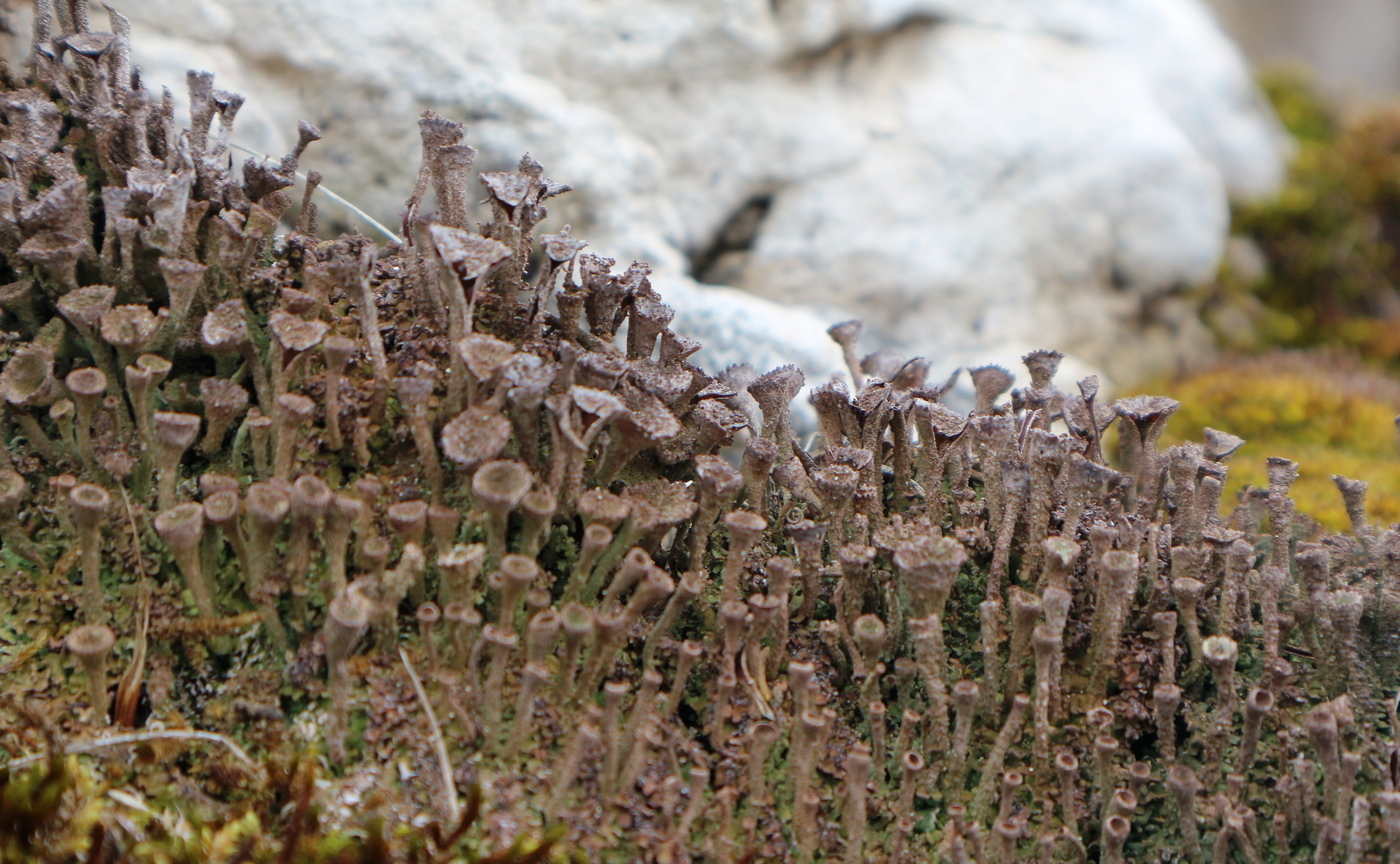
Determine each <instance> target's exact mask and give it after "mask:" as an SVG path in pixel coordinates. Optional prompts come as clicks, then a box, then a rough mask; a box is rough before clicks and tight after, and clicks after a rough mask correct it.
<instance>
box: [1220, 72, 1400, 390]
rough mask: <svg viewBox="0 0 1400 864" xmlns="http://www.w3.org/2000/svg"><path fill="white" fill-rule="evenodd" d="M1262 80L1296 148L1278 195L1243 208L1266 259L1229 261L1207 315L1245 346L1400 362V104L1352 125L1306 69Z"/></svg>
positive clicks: (1239, 226)
mask: <svg viewBox="0 0 1400 864" xmlns="http://www.w3.org/2000/svg"><path fill="white" fill-rule="evenodd" d="M1261 83H1262V85H1263V87H1264V90H1265V92H1266V93H1267V94H1268V96H1269V98H1270V100H1271V101H1272V103H1273V105H1274V108H1275V110H1276V111H1277V112H1278V114H1279V117H1280V118H1281V119H1282V120H1283V122H1284V125H1285V126H1286V128H1287V129H1288V131H1289V133H1290V134H1292V136H1293V137H1294V140H1295V142H1296V144H1297V153H1296V156H1295V158H1294V161H1293V164H1292V166H1291V168H1290V170H1289V176H1288V180H1287V183H1286V184H1285V186H1284V188H1283V189H1282V190H1281V191H1280V192H1279V193H1278V194H1277V195H1276V196H1274V197H1272V198H1269V199H1265V200H1261V201H1254V202H1246V203H1241V204H1238V205H1236V207H1235V208H1234V229H1233V230H1234V233H1235V234H1236V235H1237V237H1239V238H1241V239H1243V240H1245V241H1247V242H1248V244H1250V245H1251V246H1252V248H1254V249H1257V251H1258V253H1259V256H1260V260H1253V259H1250V258H1249V256H1245V258H1246V259H1247V260H1248V263H1247V264H1246V265H1245V266H1240V265H1241V264H1242V263H1244V262H1243V261H1242V259H1241V258H1240V257H1239V256H1236V257H1235V258H1234V259H1233V260H1230V261H1227V264H1226V265H1225V266H1224V267H1223V268H1222V270H1221V274H1220V277H1219V279H1218V280H1217V282H1216V284H1215V285H1214V286H1212V287H1211V288H1210V290H1209V298H1208V300H1207V303H1206V308H1205V318H1206V320H1207V321H1208V322H1212V323H1213V324H1214V325H1215V326H1216V329H1217V331H1218V332H1219V335H1220V336H1221V338H1222V339H1223V340H1224V342H1225V343H1226V344H1228V345H1230V346H1232V347H1235V348H1241V349H1248V348H1258V347H1261V346H1285V347H1315V346H1324V345H1333V346H1345V347H1347V348H1349V349H1351V350H1353V351H1356V352H1358V353H1359V354H1360V355H1361V356H1363V357H1364V358H1366V359H1367V360H1370V361H1374V362H1381V363H1388V364H1395V363H1397V362H1400V293H1398V292H1397V290H1396V286H1397V285H1400V254H1397V244H1400V109H1397V108H1395V107H1382V108H1374V109H1370V110H1368V111H1367V112H1365V113H1363V114H1360V115H1358V116H1356V117H1354V118H1345V119H1344V118H1343V117H1342V116H1341V115H1340V114H1339V112H1338V111H1337V110H1336V109H1335V108H1334V107H1332V106H1331V105H1329V104H1328V103H1327V102H1326V101H1325V100H1324V99H1322V98H1321V96H1320V95H1319V94H1318V93H1317V91H1316V90H1315V89H1314V88H1313V86H1312V83H1311V80H1310V79H1309V77H1308V76H1307V75H1306V74H1303V73H1302V72H1299V71H1298V70H1278V71H1275V72H1272V73H1269V74H1266V75H1264V76H1263V77H1262V79H1261ZM1239 313H1243V317H1241V315H1240V314H1239Z"/></svg>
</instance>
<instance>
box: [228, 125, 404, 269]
mask: <svg viewBox="0 0 1400 864" xmlns="http://www.w3.org/2000/svg"><path fill="white" fill-rule="evenodd" d="M228 146H230V147H232V148H233V149H235V150H241V151H243V152H244V153H247V154H248V155H249V156H256V157H258V158H259V159H266V160H267V161H269V162H275V161H276V160H275V159H273V158H272V157H271V156H268V155H267V154H266V153H258V152H257V151H256V150H249V149H248V148H247V147H244V146H243V145H242V144H235V143H233V142H232V141H230V142H228ZM295 173H296V175H297V179H298V180H301V181H302V182H303V183H305V182H306V175H305V174H303V173H301V172H300V171H297V172H295ZM316 191H317V192H320V193H321V194H323V195H325V196H326V197H327V198H329V199H331V200H332V201H334V202H335V203H337V204H339V205H340V206H342V207H344V208H345V209H346V210H349V211H350V212H351V213H354V214H355V215H356V216H359V217H360V218H361V219H363V220H365V221H366V222H368V223H369V224H370V225H371V226H373V227H374V229H375V230H377V231H378V232H379V233H381V234H383V235H384V236H385V237H388V238H389V239H390V240H391V241H392V242H394V243H398V244H399V245H403V238H402V237H400V236H399V235H397V234H395V233H394V232H393V231H390V230H389V229H388V228H385V227H384V226H383V225H381V224H379V221H378V220H376V219H375V218H374V217H373V216H371V215H369V214H368V213H366V212H365V211H363V210H361V209H360V208H359V207H356V206H355V205H354V204H351V203H350V202H349V201H346V200H345V199H344V198H342V197H340V196H339V195H337V194H335V193H334V192H332V191H331V190H329V189H327V188H326V185H325V184H324V183H322V184H321V185H320V186H317V187H316Z"/></svg>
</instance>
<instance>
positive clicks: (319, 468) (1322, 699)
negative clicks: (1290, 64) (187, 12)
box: [0, 2, 1400, 862]
mask: <svg viewBox="0 0 1400 864" xmlns="http://www.w3.org/2000/svg"><path fill="white" fill-rule="evenodd" d="M86 16H87V9H86V6H85V5H84V4H81V3H66V2H65V3H62V4H60V8H58V9H56V10H54V12H53V14H52V15H51V16H45V15H40V16H39V21H40V24H39V30H38V31H37V32H36V34H35V47H34V54H33V57H32V60H31V64H30V66H29V67H28V68H26V69H24V70H15V69H10V70H4V74H3V78H4V81H3V83H4V96H3V100H0V114H3V120H4V126H3V128H0V153H3V154H4V156H5V161H4V166H3V167H4V177H3V179H0V255H3V261H4V267H5V271H6V272H5V273H4V279H3V281H4V284H3V286H0V308H3V310H4V317H3V318H0V329H3V344H0V363H3V367H2V368H0V395H3V397H4V407H5V414H4V418H5V421H4V422H5V425H4V427H3V428H0V438H3V441H4V447H3V448H0V544H2V545H0V583H3V587H4V594H3V598H4V599H3V601H0V611H3V614H0V683H2V684H3V696H0V749H3V751H4V753H5V755H4V756H3V757H0V758H4V759H5V760H6V761H5V763H4V765H3V767H0V861H16V862H19V861H33V860H53V861H83V862H112V861H143V862H144V861H150V862H182V861H191V862H193V861H220V862H225V861H227V862H235V861H237V862H242V861H260V862H261V861H278V862H295V861H317V862H319V861H347V862H349V861H446V860H459V859H460V860H471V861H501V862H505V861H538V860H545V859H552V858H559V859H562V858H567V857H575V858H579V859H589V860H592V859H598V860H605V861H636V860H641V861H658V862H680V861H700V860H715V861H727V862H740V861H760V860H762V861H768V860H779V861H788V860H793V861H817V860H822V861H837V860H840V861H846V862H855V861H889V862H906V861H907V862H913V861H924V860H930V859H931V858H932V859H933V860H946V861H950V862H963V861H979V862H980V861H1002V862H1010V861H1018V860H1039V861H1050V860H1055V859H1067V860H1078V861H1084V860H1088V859H1094V860H1098V861H1103V862H1122V861H1164V862H1165V861H1178V860H1187V861H1193V862H1200V861H1204V860H1206V858H1207V857H1209V858H1210V859H1211V860H1213V861H1229V860H1232V859H1236V858H1237V859H1239V860H1243V861H1246V862H1253V861H1262V860H1271V861H1300V862H1301V861H1340V860H1342V859H1343V858H1345V859H1346V860H1348V861H1362V860H1381V859H1382V858H1383V857H1384V856H1385V855H1389V856H1391V858H1392V860H1397V859H1400V793H1397V790H1396V788H1395V787H1396V784H1397V783H1400V777H1397V774H1400V769H1397V768H1396V765H1397V761H1396V760H1397V756H1396V743H1395V734H1396V728H1397V726H1400V723H1397V720H1396V714H1395V707H1394V702H1393V698H1392V697H1393V694H1394V691H1395V689H1396V684H1397V679H1396V650H1397V649H1396V644H1395V636H1394V634H1395V632H1396V623H1397V620H1398V619H1400V528H1397V527H1391V528H1385V527H1382V526H1380V525H1377V524H1373V522H1372V521H1371V517H1370V516H1369V515H1368V512H1367V510H1366V506H1365V493H1366V488H1365V484H1363V483H1360V482H1359V481H1352V480H1347V479H1346V478H1339V479H1338V480H1337V481H1336V484H1335V485H1336V486H1337V489H1338V495H1339V498H1340V499H1341V500H1343V502H1344V507H1345V510H1346V512H1347V514H1348V525H1349V530H1348V533H1330V532H1329V531H1327V530H1325V529H1323V528H1322V527H1321V526H1320V525H1319V524H1318V523H1316V522H1315V521H1313V520H1312V519H1311V518H1309V517H1307V516H1306V515H1304V514H1302V513H1299V512H1297V511H1296V507H1295V504H1294V502H1293V499H1292V498H1291V497H1290V490H1291V488H1292V486H1293V484H1294V482H1295V481H1296V480H1297V478H1298V470H1299V468H1298V465H1297V464H1296V463H1294V462H1292V461H1289V460H1288V459H1287V458H1282V457H1283V456H1286V455H1287V454H1271V455H1272V458H1270V459H1269V460H1268V461H1267V462H1266V463H1265V466H1264V473H1263V474H1262V475H1260V480H1259V481H1257V483H1256V485H1254V486H1253V487H1251V488H1249V489H1247V490H1246V491H1244V492H1243V493H1242V495H1241V496H1240V497H1239V500H1238V502H1237V503H1236V502H1235V501H1232V500H1230V499H1228V498H1226V497H1225V496H1224V491H1223V490H1224V489H1225V488H1226V484H1227V483H1228V481H1229V479H1230V477H1231V476H1232V475H1233V474H1234V473H1235V471H1236V467H1237V463H1236V461H1234V459H1235V458H1238V457H1235V454H1236V452H1237V451H1238V450H1239V448H1240V447H1241V444H1242V442H1241V440H1240V439H1239V438H1237V437H1235V436H1234V435H1232V434H1230V432H1231V431H1234V430H1229V429H1227V430H1226V431H1223V432H1222V431H1217V430H1216V429H1214V428H1203V429H1201V430H1200V436H1199V438H1198V440H1197V441H1196V442H1194V443H1182V444H1178V445H1175V446H1172V447H1162V446H1161V444H1160V442H1161V437H1162V435H1163V433H1164V431H1165V429H1166V428H1167V425H1168V422H1169V421H1170V420H1171V418H1172V416H1173V415H1174V414H1177V413H1178V412H1179V410H1182V406H1181V405H1180V403H1178V402H1177V401H1175V400H1172V399H1168V398H1165V397H1132V398H1126V399H1120V400H1117V401H1111V400H1107V399H1101V398H1099V394H1098V392H1097V386H1098V385H1097V381H1095V380H1094V379H1092V378H1090V379H1085V380H1083V381H1080V382H1077V383H1076V384H1075V385H1074V386H1073V387H1072V388H1070V389H1069V390H1068V391H1066V390H1062V389H1060V388H1059V387H1057V386H1056V384H1055V383H1054V376H1055V372H1056V371H1057V367H1058V364H1059V360H1060V355H1059V354H1058V353H1057V352H1054V351H1050V350H1046V351H1038V352H1034V353H1032V354H1029V355H1027V356H1026V358H1025V365H1026V374H1025V375H1024V376H1023V377H1021V378H1020V386H1016V384H1017V379H1016V377H1015V376H1013V375H1012V374H1011V373H1010V372H1009V371H1008V370H1004V369H999V368H996V367H982V368H978V369H971V370H967V374H968V375H969V376H970V377H971V379H972V381H973V385H974V388H975V390H976V393H977V399H976V404H975V406H974V408H973V410H972V411H971V412H969V413H966V414H964V413H960V412H958V411H955V410H953V409H952V408H950V407H948V406H946V405H945V404H943V402H942V398H941V397H942V395H943V387H942V386H939V385H935V384H933V383H931V382H929V381H927V380H926V377H925V372H926V368H927V366H926V364H925V363H924V362H923V361H922V360H919V359H906V358H897V357H892V356H890V355H889V354H888V353H883V352H879V353H876V354H872V355H869V356H867V357H864V358H863V359H862V357H861V350H860V345H859V332H860V327H859V325H858V324H857V323H855V322H848V323H846V324H842V325H838V326H836V327H834V328H833V329H832V336H833V338H835V339H836V340H837V341H838V342H840V343H841V344H842V345H843V346H844V347H845V348H846V350H847V352H848V354H849V355H850V357H851V364H850V365H851V368H850V378H849V379H848V380H845V381H831V382H825V383H821V384H820V385H819V386H816V387H814V388H813V389H812V390H811V392H810V399H811V400H812V404H813V405H814V407H815V409H816V414H817V416H818V418H819V425H820V434H819V436H818V437H817V438H816V443H815V444H814V445H813V446H812V447H811V448H810V449H808V448H806V447H804V445H803V443H802V441H800V440H799V438H798V437H797V436H794V434H793V430H792V428H791V420H790V417H789V410H790V406H791V404H792V402H793V400H794V399H795V398H797V396H798V393H799V391H800V390H801V389H802V387H803V386H804V384H805V383H806V382H804V380H803V376H802V374H801V373H800V372H799V371H798V370H796V369H793V368H791V367H785V368H780V369H776V370H771V371H764V370H755V369H750V368H747V367H735V368H731V369H728V370H726V371H725V372H724V373H723V374H721V375H718V376H715V375H710V374H708V373H706V372H704V371H703V370H701V369H699V368H697V367H695V366H694V365H692V364H691V363H689V362H688V361H687V357H689V356H690V355H691V354H693V353H694V351H695V350H696V349H697V347H698V346H696V345H695V344H694V343H692V342H690V341H688V340H686V339H684V338H683V337H681V336H679V335H677V334H676V333H674V332H673V331H672V330H671V329H670V327H669V324H670V321H671V314H672V313H671V310H670V309H669V308H668V307H666V305H665V304H664V302H663V300H662V298H660V297H658V296H657V295H656V293H655V292H654V291H653V289H652V288H651V286H650V283H649V281H648V279H647V270H646V268H645V266H643V265H633V266H632V267H630V268H627V269H626V270H618V268H615V267H614V262H611V261H608V260H606V259H602V258H599V257H597V256H593V255H590V254H588V253H587V252H585V251H584V249H583V243H582V242H581V241H579V240H577V239H575V238H573V237H572V236H571V235H570V233H569V232H568V230H567V229H566V228H563V227H559V226H551V225H549V224H548V223H546V222H545V221H544V220H545V218H546V216H547V213H546V202H547V201H548V200H549V199H550V198H552V197H554V196H556V195H559V194H563V193H565V192H567V187H565V186H562V185H560V184H557V183H554V182H552V181H550V180H548V179H546V178H545V176H544V174H543V169H542V168H541V167H540V166H539V165H537V164H535V163H534V162H533V161H531V160H529V159H528V158H526V159H523V160H522V161H521V163H520V165H519V167H518V169H517V170H515V171H508V172H493V173H485V174H481V175H479V176H477V175H474V174H473V172H472V168H471V161H472V155H473V154H472V151H471V149H470V148H469V147H468V146H467V145H466V144H465V143H463V141H464V133H465V130H464V129H463V128H462V127H461V126H460V125H459V124H456V123H454V122H452V121H450V120H447V119H444V118H441V117H437V116H435V115H432V114H430V113H429V114H426V115H425V116H424V118H423V120H422V122H421V127H422V133H423V142H424V158H423V169H422V172H421V174H420V182H419V184H418V186H417V188H415V189H413V190H411V192H410V194H409V198H408V202H407V205H406V207H405V216H404V220H403V225H402V228H401V230H402V233H403V235H404V237H403V239H402V240H401V241H399V242H397V243H395V244H392V245H391V246H390V247H386V248H384V249H380V248H378V247H377V246H375V244H374V243H372V242H371V241H370V240H368V239H366V238H364V237H359V236H354V237H342V238H340V239H337V240H334V241H321V240H319V239H318V238H317V236H316V231H315V223H316V213H315V207H314V204H311V203H310V200H309V195H308V200H307V202H306V204H305V206H304V207H303V209H302V211H301V215H300V218H299V220H298V221H297V223H296V225H295V228H294V229H292V230H288V231H286V232H285V233H282V229H280V228H279V227H278V226H279V220H280V218H281V217H282V216H283V214H284V213H285V212H287V211H288V209H289V208H290V207H291V205H292V203H293V202H292V200H291V198H290V197H289V196H288V194H287V192H286V191H285V190H286V189H288V188H290V187H292V185H293V181H294V179H295V176H296V172H297V170H298V166H299V165H300V164H301V163H302V162H303V161H304V160H303V156H304V152H303V151H305V149H306V148H307V147H308V146H314V143H313V142H314V141H315V139H316V138H317V137H318V136H319V133H318V132H317V131H316V130H315V129H314V128H312V127H310V126H307V125H304V126H303V127H302V130H301V133H302V134H301V142H300V144H299V145H298V147H297V148H296V150H295V152H294V153H292V154H290V155H289V156H288V157H287V158H286V159H284V160H282V161H281V162H280V163H268V162H262V161H259V160H248V161H246V162H244V163H243V164H242V165H235V164H234V160H233V159H232V157H231V155H230V153H229V151H228V148H227V145H228V140H229V135H230V130H231V128H232V125H233V122H234V116H235V114H236V113H237V109H238V106H239V105H240V104H241V100H240V98H239V97H237V96H236V95H235V94H230V93H226V92H223V91H220V90H217V89H215V88H214V85H213V82H212V80H211V79H210V78H209V77H208V76H207V75H201V74H197V73H192V74H191V76H190V81H189V86H190V95H191V103H192V106H193V107H192V111H191V115H192V116H191V118H190V122H189V123H188V124H184V123H182V122H177V121H176V119H175V117H174V115H173V108H172V107H171V106H172V102H171V100H169V99H168V98H167V99H166V100H164V101H163V102H161V103H158V104H157V103H152V102H151V101H150V100H149V99H148V98H147V97H146V95H145V93H144V92H143V91H142V90H141V89H140V88H139V86H137V84H138V82H137V81H135V80H134V76H133V73H132V71H131V69H130V68H129V64H128V60H127V56H128V54H127V50H128V45H127V42H126V28H125V25H124V22H123V20H122V18H121V16H120V15H119V14H117V13H110V28H111V31H112V32H110V33H104V32H97V31H96V30H95V29H94V28H93V25H92V24H91V23H90V22H89V21H88V20H87V18H86ZM312 152H314V151H312ZM316 179H317V178H316V177H315V175H314V173H312V174H311V175H310V177H309V182H308V184H307V185H308V186H309V187H311V188H314V187H315V185H316ZM477 181H479V182H477ZM483 195H484V196H485V197H486V199H487V203H488V206H489V207H490V210H491V214H492V218H491V219H490V220H489V221H488V222H485V223H482V224H477V225H471V224H468V213H469V209H470V208H469V207H468V206H467V204H468V202H469V201H470V200H472V199H474V198H475V197H477V196H483ZM430 205H431V206H435V207H436V210H435V211H431V212H430V209H429V207H430ZM615 270H616V271H617V272H614V271H615ZM1381 419H1382V420H1385V422H1384V423H1381V424H1380V425H1382V426H1383V427H1385V428H1378V429H1375V430H1373V434H1374V435H1377V436H1385V435H1390V434H1392V433H1391V430H1390V429H1389V421H1388V418H1381ZM1379 422H1380V421H1378V420H1375V419H1373V418H1372V417H1371V415H1369V414H1365V413H1361V414H1358V415H1357V418H1356V421H1355V426H1356V433H1357V434H1358V435H1365V434H1367V432H1366V429H1365V427H1367V426H1369V425H1373V424H1376V423H1379ZM1111 426H1113V427H1116V430H1117V441H1118V446H1119V452H1118V453H1116V454H1112V455H1114V456H1115V458H1114V459H1113V460H1110V459H1109V458H1108V456H1109V455H1110V454H1106V453H1105V452H1104V439H1105V436H1106V435H1107V434H1108V432H1109V429H1110V427H1111Z"/></svg>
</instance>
